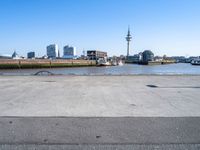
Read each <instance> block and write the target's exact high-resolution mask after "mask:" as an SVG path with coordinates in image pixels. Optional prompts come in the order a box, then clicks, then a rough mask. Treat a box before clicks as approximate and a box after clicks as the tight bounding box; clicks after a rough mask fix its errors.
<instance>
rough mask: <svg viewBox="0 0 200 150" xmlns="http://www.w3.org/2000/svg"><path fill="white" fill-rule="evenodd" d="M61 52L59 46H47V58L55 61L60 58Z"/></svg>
mask: <svg viewBox="0 0 200 150" xmlns="http://www.w3.org/2000/svg"><path fill="white" fill-rule="evenodd" d="M58 54H59V50H58V45H57V44H51V45H49V46H47V56H48V58H52V59H55V58H57V57H58Z"/></svg>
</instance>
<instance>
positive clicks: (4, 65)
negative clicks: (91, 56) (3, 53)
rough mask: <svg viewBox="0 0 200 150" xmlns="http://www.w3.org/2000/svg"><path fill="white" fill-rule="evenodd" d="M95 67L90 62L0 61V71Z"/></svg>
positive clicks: (46, 60) (93, 63)
mask: <svg viewBox="0 0 200 150" xmlns="http://www.w3.org/2000/svg"><path fill="white" fill-rule="evenodd" d="M95 65H96V62H95V61H91V60H64V59H55V60H49V59H21V60H13V59H0V69H19V68H22V69H23V68H55V67H81V66H95Z"/></svg>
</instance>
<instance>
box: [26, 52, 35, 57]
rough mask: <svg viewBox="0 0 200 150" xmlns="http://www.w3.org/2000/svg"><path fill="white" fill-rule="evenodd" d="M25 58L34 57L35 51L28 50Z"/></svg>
mask: <svg viewBox="0 0 200 150" xmlns="http://www.w3.org/2000/svg"><path fill="white" fill-rule="evenodd" d="M27 58H28V59H32V58H35V52H29V53H27Z"/></svg>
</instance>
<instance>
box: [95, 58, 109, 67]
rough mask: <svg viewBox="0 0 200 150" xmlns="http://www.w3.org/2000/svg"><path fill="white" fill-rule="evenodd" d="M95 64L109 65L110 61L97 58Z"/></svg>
mask: <svg viewBox="0 0 200 150" xmlns="http://www.w3.org/2000/svg"><path fill="white" fill-rule="evenodd" d="M97 66H111V63H110V62H109V61H107V59H105V58H104V59H99V60H98V61H97Z"/></svg>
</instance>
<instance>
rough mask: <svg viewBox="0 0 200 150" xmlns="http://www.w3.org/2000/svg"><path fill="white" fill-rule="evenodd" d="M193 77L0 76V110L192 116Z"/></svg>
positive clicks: (196, 92)
mask: <svg viewBox="0 0 200 150" xmlns="http://www.w3.org/2000/svg"><path fill="white" fill-rule="evenodd" d="M199 81H200V76H188V75H186V76H184V75H180V76H177V75H174V76H153V75H152V76H145V75H142V76H45V77H41V76H40V77H38V76H0V95H1V97H0V116H69V117H71V116H74V117H127V116H130V117H137V116H138V117H190V116H194V117H195V116H196V117H198V116H200V109H199V108H200V82H199ZM147 85H150V86H147ZM151 85H154V86H151ZM155 86H157V87H155Z"/></svg>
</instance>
